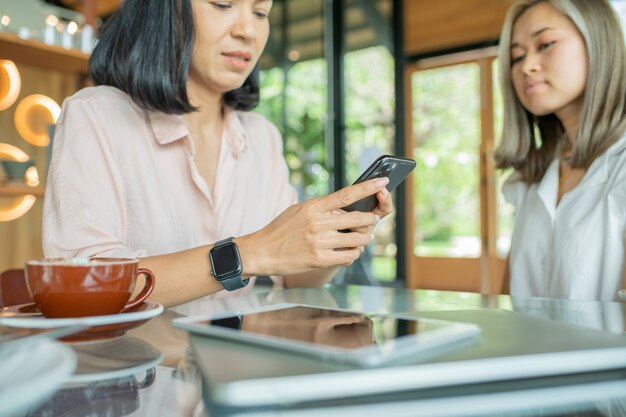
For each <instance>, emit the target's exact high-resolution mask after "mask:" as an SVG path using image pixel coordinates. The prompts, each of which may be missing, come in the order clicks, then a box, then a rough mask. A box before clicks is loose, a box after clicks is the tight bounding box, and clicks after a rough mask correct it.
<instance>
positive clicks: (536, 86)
mask: <svg viewBox="0 0 626 417" xmlns="http://www.w3.org/2000/svg"><path fill="white" fill-rule="evenodd" d="M545 86H546V82H545V81H533V82H529V83H526V85H525V86H524V93H525V94H533V93H536V92H537V91H539V90H541V89H543V87H545Z"/></svg>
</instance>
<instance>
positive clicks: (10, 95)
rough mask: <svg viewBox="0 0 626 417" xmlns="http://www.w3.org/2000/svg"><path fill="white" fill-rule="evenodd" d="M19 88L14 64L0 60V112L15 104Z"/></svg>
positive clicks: (17, 72)
mask: <svg viewBox="0 0 626 417" xmlns="http://www.w3.org/2000/svg"><path fill="white" fill-rule="evenodd" d="M21 88H22V80H21V78H20V72H19V71H18V70H17V67H16V66H15V63H14V62H13V61H9V60H7V59H0V111H2V110H6V109H8V108H9V107H11V106H12V105H13V103H15V100H17V97H18V96H19V95H20V89H21Z"/></svg>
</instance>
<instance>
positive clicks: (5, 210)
mask: <svg viewBox="0 0 626 417" xmlns="http://www.w3.org/2000/svg"><path fill="white" fill-rule="evenodd" d="M0 158H3V159H10V160H13V161H17V162H26V161H28V160H29V159H30V158H29V157H28V155H27V154H26V153H25V152H24V151H22V150H21V149H20V148H18V147H15V146H13V145H9V144H8V143H0ZM24 180H25V182H26V185H28V186H37V185H38V184H39V174H38V173H37V168H36V167H34V166H32V167H30V168H28V170H27V171H26V174H25V175H24ZM36 200H37V197H35V196H34V195H32V194H27V195H23V196H21V197H17V198H12V199H10V201H8V203H6V204H0V222H8V221H11V220H15V219H17V218H19V217H21V216H23V215H24V214H25V213H26V212H27V211H28V210H30V209H31V207H32V206H33V204H35V201H36Z"/></svg>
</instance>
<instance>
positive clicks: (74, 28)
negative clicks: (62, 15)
mask: <svg viewBox="0 0 626 417" xmlns="http://www.w3.org/2000/svg"><path fill="white" fill-rule="evenodd" d="M77 31H78V25H77V24H76V22H74V21H71V22H70V23H68V24H67V33H69V34H70V35H73V34H75V33H76V32H77Z"/></svg>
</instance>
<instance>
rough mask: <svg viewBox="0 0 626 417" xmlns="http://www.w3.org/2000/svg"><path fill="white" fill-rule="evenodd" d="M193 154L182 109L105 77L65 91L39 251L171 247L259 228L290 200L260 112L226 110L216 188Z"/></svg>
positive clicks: (276, 137) (274, 133)
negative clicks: (139, 97) (105, 82)
mask: <svg viewBox="0 0 626 417" xmlns="http://www.w3.org/2000/svg"><path fill="white" fill-rule="evenodd" d="M194 155H195V152H194V145H193V141H192V140H191V139H190V136H189V130H188V129H187V125H186V124H185V121H184V119H183V117H182V116H177V115H167V114H163V113H156V112H150V111H146V110H144V109H142V108H140V107H138V106H137V105H136V104H135V103H134V102H133V101H132V100H131V98H130V97H129V96H128V95H127V94H125V93H123V92H122V91H120V90H118V89H116V88H113V87H108V86H98V87H89V88H85V89H83V90H81V91H79V92H77V93H76V94H75V95H73V96H72V97H69V98H67V99H66V100H65V101H64V103H63V109H62V112H61V116H60V118H59V120H58V123H57V126H56V133H55V136H54V141H53V147H52V159H51V163H50V168H49V173H48V182H47V186H46V195H45V200H44V218H43V249H44V254H45V256H46V257H93V256H107V257H125V258H135V257H143V256H154V255H161V254H167V253H172V252H178V251H181V250H185V249H189V248H193V247H197V246H201V245H205V244H210V243H214V242H216V241H218V240H220V239H223V238H226V237H230V236H241V235H245V234H248V233H252V232H254V231H257V230H259V229H261V228H263V227H264V226H265V225H267V224H268V223H269V222H270V221H271V220H272V219H274V218H275V217H276V216H277V215H278V214H280V213H281V212H282V211H283V210H284V209H286V208H287V207H288V206H290V205H292V204H294V203H296V202H297V194H296V192H295V189H294V188H293V187H292V186H291V185H290V184H289V172H288V169H287V165H286V163H285V159H284V157H283V147H282V140H281V136H280V134H279V132H278V130H277V129H276V127H275V126H274V125H273V124H271V123H270V122H269V121H268V120H267V119H265V118H264V117H263V116H261V115H259V114H256V113H251V112H239V111H234V110H230V109H229V110H227V113H226V116H225V121H224V133H223V135H222V143H221V147H220V155H219V161H218V167H217V175H216V179H215V186H214V191H213V193H211V192H210V190H209V188H208V186H207V184H206V182H205V181H204V179H203V178H202V177H201V176H200V174H199V172H198V170H197V169H196V165H195V163H194ZM207 262H208V260H207ZM209 278H210V277H207V279H209ZM180 279H184V277H180ZM253 284H254V279H252V280H251V283H250V285H249V286H248V289H249V288H250V287H252V286H253ZM240 291H241V290H240ZM221 293H225V291H222V292H221ZM229 294H232V293H229ZM220 295H225V294H220Z"/></svg>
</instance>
